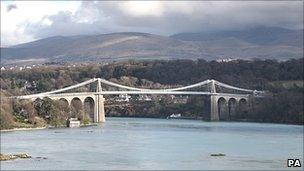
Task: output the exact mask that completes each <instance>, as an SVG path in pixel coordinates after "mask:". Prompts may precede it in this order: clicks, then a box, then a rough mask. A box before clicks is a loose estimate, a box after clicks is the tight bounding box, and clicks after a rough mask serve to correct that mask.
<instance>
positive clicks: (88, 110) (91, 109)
mask: <svg viewBox="0 0 304 171" xmlns="http://www.w3.org/2000/svg"><path fill="white" fill-rule="evenodd" d="M83 107H84V113H85V114H86V115H87V116H88V117H89V118H90V121H91V122H93V121H94V115H95V113H96V111H95V100H94V99H93V98H92V97H86V98H85V99H84V102H83Z"/></svg>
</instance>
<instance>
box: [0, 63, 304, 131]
mask: <svg viewBox="0 0 304 171" xmlns="http://www.w3.org/2000/svg"><path fill="white" fill-rule="evenodd" d="M93 77H102V78H105V79H107V80H111V81H113V82H119V83H120V84H124V85H129V86H135V87H143V88H164V87H177V86H182V85H189V84H193V83H196V82H200V81H202V80H206V79H215V80H218V81H221V82H224V83H227V84H231V85H235V86H239V87H244V88H250V89H257V90H267V91H268V92H269V94H270V95H269V96H268V97H267V98H264V99H258V100H255V101H254V108H253V109H252V110H250V111H248V112H246V113H244V114H242V115H241V116H242V118H233V119H234V120H240V119H242V120H247V121H258V122H276V123H291V124H303V59H292V60H288V61H284V62H278V61H275V60H254V61H244V60H235V61H230V62H216V61H210V62H208V61H205V60H196V61H193V60H169V61H127V62H114V63H111V64H108V65H98V64H91V65H78V66H77V67H70V66H67V65H66V66H54V65H51V66H39V67H35V68H32V69H27V70H23V71H17V70H5V71H1V78H0V83H1V118H0V119H1V120H0V127H1V129H8V128H14V127H37V126H44V125H47V124H51V125H54V126H58V125H62V124H64V123H65V120H66V118H67V117H72V116H73V117H78V118H79V119H80V120H81V121H82V122H83V123H88V122H89V116H87V115H85V114H84V111H83V109H82V108H69V107H67V106H65V105H66V104H64V103H62V102H59V101H53V100H50V99H47V98H45V99H39V100H37V101H35V102H30V101H16V100H12V99H7V98H5V97H8V96H12V95H24V94H32V93H39V92H45V91H50V90H54V89H59V88H63V87H66V86H69V85H73V84H76V83H79V82H82V81H85V80H88V79H90V78H93ZM85 90H86V88H82V89H80V90H79V91H85ZM198 98H201V97H189V100H188V101H187V103H186V104H174V103H170V102H166V101H165V100H160V101H151V102H143V103H132V102H131V103H130V105H129V106H128V107H126V108H123V107H122V106H121V107H119V106H118V107H113V108H106V112H107V115H108V116H136V117H166V116H167V115H168V114H170V113H174V112H179V113H183V114H184V115H185V116H187V117H188V116H189V117H191V118H198V119H201V118H204V119H205V118H208V117H207V115H208V112H207V109H206V108H203V107H202V106H203V105H205V106H206V104H202V103H206V100H204V99H198ZM74 106H77V105H74ZM207 106H208V105H207ZM143 111H144V112H143Z"/></svg>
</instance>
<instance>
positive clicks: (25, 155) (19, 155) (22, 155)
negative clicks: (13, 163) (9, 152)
mask: <svg viewBox="0 0 304 171" xmlns="http://www.w3.org/2000/svg"><path fill="white" fill-rule="evenodd" d="M14 156H17V157H19V158H21V159H26V158H32V156H30V155H28V154H26V153H20V154H15V155H14Z"/></svg>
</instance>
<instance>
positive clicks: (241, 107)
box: [238, 98, 248, 118]
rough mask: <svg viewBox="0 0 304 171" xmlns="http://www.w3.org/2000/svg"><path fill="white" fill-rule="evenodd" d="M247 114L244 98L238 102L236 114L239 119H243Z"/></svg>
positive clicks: (246, 104)
mask: <svg viewBox="0 0 304 171" xmlns="http://www.w3.org/2000/svg"><path fill="white" fill-rule="evenodd" d="M247 112H248V101H247V99H245V98H241V99H240V100H239V105H238V113H239V115H240V117H241V118H245V117H246V115H247Z"/></svg>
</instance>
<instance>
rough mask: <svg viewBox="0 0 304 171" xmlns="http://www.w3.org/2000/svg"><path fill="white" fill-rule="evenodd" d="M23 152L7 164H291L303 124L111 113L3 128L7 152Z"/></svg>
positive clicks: (111, 166) (64, 166)
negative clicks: (99, 119) (75, 121)
mask: <svg viewBox="0 0 304 171" xmlns="http://www.w3.org/2000/svg"><path fill="white" fill-rule="evenodd" d="M21 152H26V153H29V154H30V155H32V156H33V158H32V159H17V160H13V161H2V162H1V170H6V169H14V170H20V169H26V170H33V169H39V170H41V169H47V170H51V169H65V170H66V169H78V170H82V169H141V170H142V169H184V170H185V169H186V170H189V169H200V170H201V169H243V170H244V169H262V170H265V169H274V170H277V169H289V168H287V167H286V159H288V158H300V160H301V162H302V164H303V126H295V125H279V124H259V123H238V122H203V121H194V120H164V119H138V118H107V121H106V123H105V124H103V125H101V126H93V127H86V128H73V129H70V128H64V129H46V130H33V131H15V132H6V133H1V153H5V154H6V153H8V154H13V153H21ZM211 153H225V154H226V156H224V157H211V156H210V154H211ZM36 157H47V159H37V158H36ZM302 169H303V168H301V170H302Z"/></svg>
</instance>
